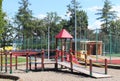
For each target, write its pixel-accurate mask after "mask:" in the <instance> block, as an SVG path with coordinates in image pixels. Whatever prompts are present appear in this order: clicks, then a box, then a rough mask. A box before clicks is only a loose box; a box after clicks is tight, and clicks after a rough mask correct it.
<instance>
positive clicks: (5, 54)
mask: <svg viewBox="0 0 120 81" xmlns="http://www.w3.org/2000/svg"><path fill="white" fill-rule="evenodd" d="M5 72H7V53H6V52H5Z"/></svg>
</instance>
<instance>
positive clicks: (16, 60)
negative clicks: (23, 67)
mask: <svg viewBox="0 0 120 81" xmlns="http://www.w3.org/2000/svg"><path fill="white" fill-rule="evenodd" d="M17 62H18V59H17V55H15V69H16V70H17V64H18V63H17Z"/></svg>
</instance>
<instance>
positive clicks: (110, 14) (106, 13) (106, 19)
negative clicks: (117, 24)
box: [96, 0, 116, 33]
mask: <svg viewBox="0 0 120 81" xmlns="http://www.w3.org/2000/svg"><path fill="white" fill-rule="evenodd" d="M111 9H112V5H111V2H110V1H109V0H105V2H104V6H103V8H102V9H99V10H98V13H96V15H100V17H98V18H97V20H101V22H103V24H102V25H101V26H102V29H103V31H104V32H106V33H110V30H109V23H110V22H111V21H112V20H113V19H115V18H116V14H115V13H116V12H115V11H111Z"/></svg>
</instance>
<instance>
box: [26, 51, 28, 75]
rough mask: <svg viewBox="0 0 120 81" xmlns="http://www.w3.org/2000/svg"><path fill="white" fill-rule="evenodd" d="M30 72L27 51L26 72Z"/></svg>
mask: <svg viewBox="0 0 120 81" xmlns="http://www.w3.org/2000/svg"><path fill="white" fill-rule="evenodd" d="M27 72H28V53H26V73H27Z"/></svg>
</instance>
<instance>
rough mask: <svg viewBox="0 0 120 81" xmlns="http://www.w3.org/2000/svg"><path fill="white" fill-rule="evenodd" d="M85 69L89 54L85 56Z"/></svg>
mask: <svg viewBox="0 0 120 81" xmlns="http://www.w3.org/2000/svg"><path fill="white" fill-rule="evenodd" d="M85 67H87V54H85Z"/></svg>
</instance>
